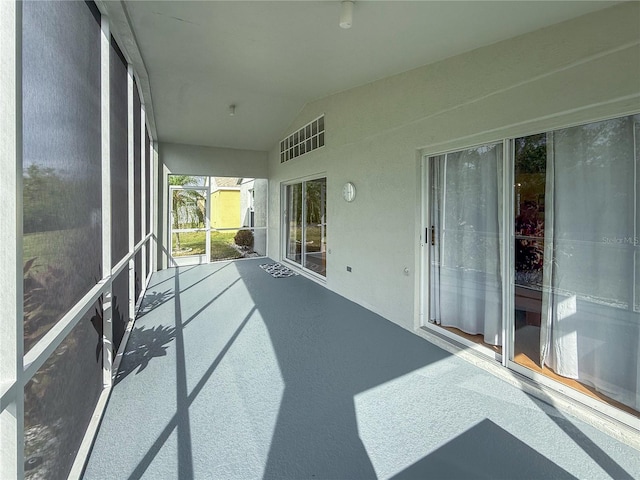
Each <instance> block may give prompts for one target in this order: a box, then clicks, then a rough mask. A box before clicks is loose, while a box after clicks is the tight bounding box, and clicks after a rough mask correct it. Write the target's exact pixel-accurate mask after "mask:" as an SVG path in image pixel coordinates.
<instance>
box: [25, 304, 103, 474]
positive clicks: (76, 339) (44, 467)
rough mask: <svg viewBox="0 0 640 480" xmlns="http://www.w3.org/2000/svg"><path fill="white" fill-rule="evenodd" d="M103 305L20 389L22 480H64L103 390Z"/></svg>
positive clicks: (90, 314) (83, 320)
mask: <svg viewBox="0 0 640 480" xmlns="http://www.w3.org/2000/svg"><path fill="white" fill-rule="evenodd" d="M101 303H102V302H99V303H96V304H95V305H94V306H93V307H92V308H91V309H90V310H89V312H88V313H87V314H86V315H85V317H84V318H83V319H81V320H80V322H79V323H78V324H77V325H76V326H75V327H74V329H73V330H72V331H71V333H70V334H69V335H68V336H67V338H65V340H64V341H63V342H62V343H61V344H60V345H59V346H58V348H57V349H56V350H55V351H54V352H53V354H52V355H51V356H50V357H49V359H48V360H47V361H46V362H45V363H44V365H43V366H42V367H41V368H40V370H38V371H37V372H36V374H35V375H34V376H33V378H32V379H31V380H30V381H29V382H28V383H27V384H26V385H25V388H24V436H25V446H24V449H25V452H24V453H25V479H27V480H36V479H45V478H46V479H47V480H58V479H61V480H62V479H66V478H67V476H68V474H69V470H70V469H71V466H72V464H73V461H74V459H75V457H76V454H77V453H78V448H79V447H80V443H81V442H82V438H83V436H84V433H85V431H86V430H87V427H88V425H89V422H90V420H91V416H92V414H93V412H94V409H95V406H96V403H97V401H98V397H99V396H100V392H101V390H102V305H101Z"/></svg>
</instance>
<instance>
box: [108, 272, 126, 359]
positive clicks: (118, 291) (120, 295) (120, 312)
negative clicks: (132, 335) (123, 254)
mask: <svg viewBox="0 0 640 480" xmlns="http://www.w3.org/2000/svg"><path fill="white" fill-rule="evenodd" d="M111 288H112V292H113V293H112V295H113V296H112V306H113V307H112V315H113V351H114V355H115V352H117V351H118V349H119V348H120V343H121V342H122V337H123V336H124V331H125V330H126V328H127V323H128V321H129V269H128V268H125V269H124V270H122V271H121V272H120V273H119V274H118V276H117V277H116V278H115V279H114V280H113V283H112V287H111Z"/></svg>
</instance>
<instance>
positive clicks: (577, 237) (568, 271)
mask: <svg viewBox="0 0 640 480" xmlns="http://www.w3.org/2000/svg"><path fill="white" fill-rule="evenodd" d="M639 120H640V116H635V117H633V116H631V117H622V118H617V119H614V120H608V121H604V122H597V123H591V124H588V125H583V126H579V127H573V128H567V129H564V130H557V131H553V132H547V133H545V134H542V135H534V136H529V137H523V138H518V139H516V140H515V141H514V145H515V148H514V159H515V182H514V184H515V195H514V196H515V199H516V201H515V207H516V208H515V210H516V211H515V212H514V213H515V232H514V236H515V258H514V266H515V275H514V293H515V298H514V304H515V305H514V306H515V312H514V315H515V342H514V353H513V360H514V361H515V362H516V363H517V364H519V365H522V366H524V367H526V368H528V369H530V370H532V371H534V372H538V373H542V374H543V375H545V376H547V377H551V378H554V379H556V380H557V381H559V382H561V383H564V384H566V385H569V386H571V387H572V388H575V389H577V390H580V391H583V392H585V393H586V394H588V395H590V396H592V397H596V398H599V399H602V400H605V401H607V402H608V403H610V404H613V405H615V406H618V407H620V408H622V409H623V410H624V409H626V410H629V411H635V412H636V413H635V414H636V415H637V411H638V410H640V380H639V376H640V368H639V359H638V355H639V348H638V347H639V343H640V308H639V299H638V282H639V280H640V275H639V266H638V261H639V260H640V259H639V254H638V250H639V243H640V242H639V239H638V224H639V223H640V221H639V215H640V213H639V212H640V204H639V199H638V158H639V157H640V155H639V146H638V139H639V138H640V135H639V134H640V129H639V127H638V125H639Z"/></svg>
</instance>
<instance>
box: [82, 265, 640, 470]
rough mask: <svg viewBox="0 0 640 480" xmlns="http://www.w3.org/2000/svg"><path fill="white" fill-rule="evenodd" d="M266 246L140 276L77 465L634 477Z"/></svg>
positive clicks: (488, 380) (591, 440) (620, 463)
mask: <svg viewBox="0 0 640 480" xmlns="http://www.w3.org/2000/svg"><path fill="white" fill-rule="evenodd" d="M268 261H269V260H265V259H257V260H243V261H238V262H234V263H216V264H211V265H204V266H198V267H182V268H180V269H179V270H178V269H169V270H165V271H162V272H159V273H158V274H156V275H154V276H153V278H152V281H151V284H150V285H149V288H148V290H147V295H146V298H145V300H144V303H143V306H142V309H141V314H140V316H139V318H138V320H137V322H136V324H135V327H134V331H133V332H132V335H131V338H130V340H129V344H128V345H127V351H126V355H125V357H124V359H123V361H122V364H121V370H120V372H119V375H118V378H117V384H116V385H115V387H114V388H113V392H112V395H111V398H110V401H109V404H108V406H107V410H106V413H105V416H104V420H103V422H102V425H101V427H100V431H99V433H98V436H97V439H96V442H95V446H94V448H93V452H92V454H91V457H90V459H89V462H88V465H87V469H86V472H85V479H87V480H88V479H127V478H132V479H137V478H149V479H187V480H188V479H191V478H198V479H254V478H255V479H260V478H268V479H358V478H393V479H405V478H434V479H439V478H447V479H450V478H473V479H482V478H487V479H496V478H504V479H515V478H519V479H523V478H531V479H538V478H580V479H600V478H616V479H631V478H640V453H639V452H638V451H636V450H634V449H632V448H630V447H628V446H626V445H624V444H621V443H619V442H617V441H615V440H613V439H611V438H610V437H608V436H606V435H605V434H603V433H601V432H599V431H598V430H596V429H594V428H592V427H590V426H588V425H586V424H584V423H582V422H580V421H578V420H576V419H574V418H571V417H568V416H567V415H565V414H562V413H560V412H558V411H557V410H555V409H554V408H552V407H550V406H548V405H546V404H544V403H542V402H540V401H538V400H536V399H534V398H532V397H530V396H528V395H526V394H524V393H522V392H521V391H520V390H518V389H517V388H514V387H512V386H510V385H508V384H506V383H505V382H503V381H501V380H499V379H497V378H495V377H493V376H492V375H490V374H488V373H486V372H485V371H483V370H481V369H479V368H477V367H475V366H473V365H471V364H469V363H467V362H465V361H464V360H461V359H460V358H458V357H455V356H453V355H450V354H448V353H446V352H444V351H443V350H441V349H439V348H437V347H435V346H433V345H431V344H430V343H428V342H427V341H425V340H422V339H420V338H418V337H417V336H415V335H413V334H412V333H410V332H407V331H405V330H403V329H402V328H400V327H397V326H395V325H393V324H392V323H390V322H388V321H386V320H384V319H383V318H381V317H379V316H377V315H375V314H373V313H371V312H369V311H367V310H365V309H364V308H362V307H360V306H358V305H356V304H354V303H352V302H349V301H347V300H345V299H344V298H342V297H340V296H338V295H336V294H334V293H331V292H329V291H328V290H326V289H324V288H322V287H321V286H319V285H317V284H316V283H314V282H312V281H310V280H307V279H306V278H303V277H301V276H297V277H290V278H279V279H276V278H273V277H271V276H269V275H268V274H267V273H265V272H264V271H263V270H262V269H260V268H259V267H258V265H259V264H260V263H266V262H268ZM363 288H364V287H363Z"/></svg>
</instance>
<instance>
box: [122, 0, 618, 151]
mask: <svg viewBox="0 0 640 480" xmlns="http://www.w3.org/2000/svg"><path fill="white" fill-rule="evenodd" d="M615 3H619V2H612V1H586V2H584V1H577V0H574V1H492V2H485V1H412V2H403V1H357V2H356V3H355V7H354V16H353V27H352V28H351V29H349V30H343V29H341V28H340V27H339V26H338V19H339V15H340V2H338V1H283V2H273V1H253V2H249V1H228V2H219V1H208V2H187V1H159V2H155V1H126V2H125V3H124V5H125V8H126V10H127V13H128V17H129V21H130V24H131V29H132V30H133V32H134V35H135V38H136V40H137V43H138V46H139V49H140V53H141V55H142V58H143V60H144V64H145V66H146V69H147V72H148V75H149V83H150V88H151V98H152V102H153V110H154V114H155V122H156V128H157V134H158V140H159V141H161V142H175V143H186V144H193V145H208V146H217V147H229V148H241V149H249V150H269V149H271V148H272V147H273V146H274V145H275V144H276V143H277V142H278V141H279V140H280V139H281V138H282V137H284V135H285V134H286V133H288V132H287V129H288V128H289V125H290V123H291V122H292V121H293V120H294V118H295V117H296V115H297V114H298V113H299V112H300V110H301V109H302V107H303V106H304V105H305V103H307V102H309V101H312V100H315V99H318V98H322V97H324V96H326V95H329V94H331V93H335V92H339V91H342V90H347V89H349V88H352V87H355V86H357V85H362V84H365V83H368V82H371V81H373V80H376V79H380V78H384V77H387V76H389V75H393V74H396V73H400V72H403V71H407V70H410V69H413V68H416V67H418V66H421V65H425V64H428V63H432V62H435V61H438V60H441V59H444V58H447V57H451V56H453V55H457V54H460V53H463V52H466V51H469V50H472V49H475V48H478V47H481V46H484V45H489V44H492V43H495V42H498V41H500V40H504V39H507V38H511V37H514V36H516V35H520V34H523V33H526V32H530V31H533V30H537V29H540V28H543V27H545V26H548V25H552V24H554V23H558V22H562V21H565V20H568V19H571V18H574V17H577V16H580V15H584V14H586V13H589V12H592V11H595V10H599V9H602V8H606V7H608V6H612V5H613V4H615ZM231 104H235V105H237V109H236V115H235V116H230V115H229V105H231Z"/></svg>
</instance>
